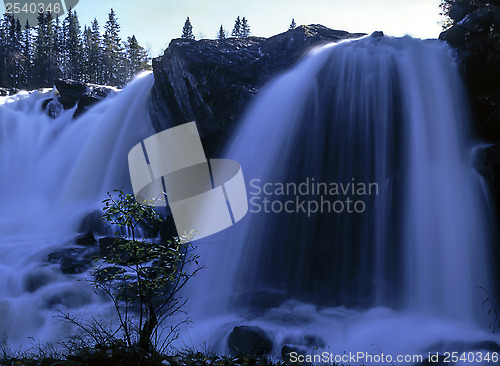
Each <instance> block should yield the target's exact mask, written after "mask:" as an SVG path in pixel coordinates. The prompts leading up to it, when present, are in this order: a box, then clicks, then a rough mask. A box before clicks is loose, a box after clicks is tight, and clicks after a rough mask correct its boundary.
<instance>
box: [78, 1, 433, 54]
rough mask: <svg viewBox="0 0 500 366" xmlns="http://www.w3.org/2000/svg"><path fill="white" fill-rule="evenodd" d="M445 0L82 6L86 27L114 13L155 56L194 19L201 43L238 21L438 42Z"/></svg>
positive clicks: (259, 31) (255, 26)
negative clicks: (312, 26) (315, 26)
mask: <svg viewBox="0 0 500 366" xmlns="http://www.w3.org/2000/svg"><path fill="white" fill-rule="evenodd" d="M439 3H440V0H307V1H304V0H301V1H297V0H252V1H248V0H232V1H229V0H210V1H208V0H142V1H141V0H80V1H79V3H78V5H77V6H76V7H75V10H76V11H77V13H78V16H79V19H80V23H81V24H82V27H83V25H84V24H87V25H89V24H90V23H91V22H92V20H93V19H94V18H97V20H98V21H99V23H100V24H101V27H102V26H103V25H104V23H105V21H106V20H107V14H108V13H109V10H110V9H111V8H113V9H114V10H115V12H116V14H117V16H118V20H119V23H120V25H121V36H122V39H126V38H127V37H128V36H131V35H132V34H135V36H136V37H137V39H138V40H139V43H141V44H142V45H143V46H144V47H146V48H147V49H148V50H149V51H150V54H151V55H152V56H158V55H160V54H163V51H164V49H165V48H166V47H167V46H168V44H169V43H170V40H171V39H173V38H178V37H180V35H181V33H182V27H183V25H184V22H185V20H186V17H188V16H189V17H190V19H191V23H192V24H193V33H194V35H195V37H196V39H200V38H216V36H217V32H218V30H219V28H220V26H221V25H222V26H223V27H224V29H225V30H226V31H228V32H229V33H230V32H231V30H232V28H233V25H234V20H235V19H236V17H237V16H240V17H246V18H247V19H248V22H249V25H250V28H251V35H254V36H260V37H270V36H273V35H276V34H278V33H281V32H284V31H286V30H287V29H288V27H289V25H290V23H291V20H292V18H295V22H296V23H297V25H303V24H322V25H324V26H327V27H329V28H332V29H338V30H345V31H348V32H352V33H358V32H360V33H372V32H373V31H378V30H381V31H383V32H384V33H385V34H388V35H392V36H403V35H406V34H409V35H411V36H414V37H419V38H436V37H438V36H439V32H440V30H441V26H440V25H439V21H440V20H441V17H440V16H439V11H440V10H439Z"/></svg>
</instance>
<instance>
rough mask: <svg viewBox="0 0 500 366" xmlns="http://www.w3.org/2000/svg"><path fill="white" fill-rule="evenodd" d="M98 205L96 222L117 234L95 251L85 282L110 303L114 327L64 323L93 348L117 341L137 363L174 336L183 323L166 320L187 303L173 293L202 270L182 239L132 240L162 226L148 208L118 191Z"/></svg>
mask: <svg viewBox="0 0 500 366" xmlns="http://www.w3.org/2000/svg"><path fill="white" fill-rule="evenodd" d="M103 204H104V208H103V211H104V213H103V215H102V219H103V220H104V221H105V222H106V223H107V224H109V225H110V227H115V228H117V232H116V233H115V237H114V240H111V243H110V245H108V247H107V248H103V247H102V246H101V255H103V258H102V260H101V261H102V262H101V263H100V265H99V266H97V267H95V268H94V269H93V270H91V272H90V273H91V278H90V279H89V280H90V282H91V283H92V284H93V285H94V286H95V288H96V290H99V291H102V292H104V293H105V294H106V295H107V296H108V297H109V298H110V299H111V301H112V303H113V305H114V309H115V313H116V315H117V318H118V325H116V326H115V328H111V329H110V328H105V327H104V326H103V325H102V322H100V321H94V323H93V325H91V326H83V325H82V324H81V323H80V322H78V321H76V320H75V318H72V317H68V316H65V318H66V319H67V320H69V321H70V322H72V323H73V324H76V325H77V326H78V327H79V328H80V329H81V331H82V332H83V333H85V334H86V335H88V336H90V338H91V340H92V342H93V343H95V344H96V345H99V344H101V345H102V344H103V343H106V344H108V345H109V344H110V343H116V341H117V340H120V342H122V343H124V346H126V347H127V348H128V349H132V350H133V353H134V354H135V358H136V359H137V360H138V362H139V363H141V360H142V359H143V358H155V357H156V356H159V355H160V354H161V353H163V352H164V351H165V350H166V348H167V347H168V346H169V345H170V344H171V343H172V341H174V340H175V339H176V338H177V337H178V331H179V327H180V326H181V325H182V324H184V323H186V322H188V321H189V320H188V319H185V320H183V321H181V322H178V321H177V322H176V323H174V324H171V322H170V321H169V320H171V319H172V315H174V314H176V313H179V312H182V311H183V310H182V308H183V306H184V305H185V303H186V302H187V299H183V298H182V297H181V296H180V294H179V292H180V291H181V290H182V289H183V288H184V286H185V285H186V284H187V283H188V282H189V280H190V279H192V278H193V277H194V276H195V275H196V274H197V273H198V272H199V271H200V270H201V269H202V266H201V265H200V264H199V262H198V255H196V254H194V253H193V247H192V245H191V244H190V243H185V242H186V240H181V239H180V238H178V237H174V238H172V240H169V241H166V242H163V241H159V240H158V239H144V238H142V237H141V236H140V235H138V233H139V228H140V227H141V225H144V224H147V225H151V224H152V223H153V224H159V223H160V222H161V221H162V218H161V217H160V215H159V214H158V212H157V211H156V210H155V208H154V207H152V206H148V205H143V204H140V203H138V202H137V201H136V200H135V199H134V197H133V196H132V195H130V194H126V193H124V192H122V191H119V190H118V191H115V194H109V193H108V198H107V199H105V200H104V201H103ZM193 235H194V234H193V233H191V234H189V236H190V238H192V236H193ZM184 239H185V238H184ZM103 249H104V250H103Z"/></svg>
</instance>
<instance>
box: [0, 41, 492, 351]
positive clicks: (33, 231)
mask: <svg viewBox="0 0 500 366" xmlns="http://www.w3.org/2000/svg"><path fill="white" fill-rule="evenodd" d="M152 84H153V78H152V76H151V75H149V76H143V77H142V78H139V79H138V80H136V81H134V82H133V83H132V84H131V85H129V86H127V88H125V90H124V91H122V92H120V93H119V94H118V95H116V96H113V97H110V98H108V99H107V100H105V101H103V102H101V103H99V104H98V105H96V106H93V107H92V108H90V110H89V111H88V112H86V113H85V114H83V115H82V116H80V117H79V118H77V119H76V120H73V119H72V117H71V115H72V113H73V111H65V112H63V113H62V114H61V115H60V116H59V117H57V118H56V119H51V118H49V117H48V116H47V115H46V112H44V111H43V110H42V104H43V102H44V100H45V99H46V98H48V97H49V94H48V93H40V92H34V93H31V94H21V95H18V96H15V97H9V98H4V99H2V101H1V105H0V198H1V202H2V205H1V206H0V275H1V276H0V278H2V281H1V282H0V309H1V310H2V314H3V315H2V317H1V318H0V332H2V333H6V334H7V335H8V337H9V341H12V342H14V343H17V344H23V343H25V342H26V339H27V337H34V338H36V339H40V340H42V341H43V340H50V339H54V338H57V336H64V335H65V332H68V331H69V330H68V328H67V327H65V326H64V325H61V323H60V321H58V320H57V319H54V317H53V316H54V315H57V311H58V310H63V311H68V312H76V313H78V314H81V315H85V314H87V315H88V316H99V314H100V315H102V316H104V317H105V316H106V311H107V310H106V309H107V308H106V306H107V303H106V301H105V300H103V299H99V298H98V297H96V296H94V295H93V294H92V290H91V289H90V288H89V287H88V286H87V285H86V284H85V283H83V282H75V281H76V279H77V276H68V275H63V274H62V273H61V272H60V271H59V269H58V268H57V265H55V264H50V263H49V262H47V255H48V254H49V253H51V252H52V251H53V250H55V249H57V248H61V247H65V246H68V245H70V243H71V242H72V240H73V238H74V237H75V235H76V230H77V228H78V226H79V223H80V222H81V220H82V218H83V217H84V216H85V215H86V214H87V213H88V212H91V211H92V210H94V209H96V208H98V207H99V206H100V201H101V200H102V199H103V198H104V195H105V193H106V192H107V191H111V190H113V189H116V188H125V189H127V187H129V178H128V169H127V154H128V151H129V150H130V149H131V148H132V147H133V146H134V145H135V144H136V143H138V142H139V141H141V140H143V139H144V138H146V137H148V136H150V135H152V134H153V133H154V131H153V129H152V127H151V124H150V122H149V117H148V108H147V103H148V99H149V92H150V89H151V87H152ZM466 105H467V103H466V99H465V95H464V91H463V87H462V85H461V82H460V79H459V76H458V73H457V69H456V65H455V63H454V61H453V58H452V54H451V51H450V50H449V49H448V48H447V46H446V45H444V44H443V43H441V42H438V41H422V40H416V39H412V38H409V37H405V38H399V39H398V38H391V37H366V38H363V39H360V40H354V41H347V42H342V43H339V44H336V45H328V46H324V47H321V48H319V49H315V50H313V51H311V52H310V53H309V54H308V55H306V56H305V57H304V58H303V59H302V60H301V61H300V62H299V63H298V64H297V65H295V66H294V67H293V68H292V69H290V70H289V71H287V72H285V73H284V74H282V75H280V76H278V77H277V78H276V79H275V80H273V81H271V82H270V83H269V84H268V85H267V86H266V87H265V88H264V89H263V90H262V91H261V92H260V93H259V95H258V96H257V97H256V99H255V101H254V102H253V103H252V105H251V106H250V108H249V110H248V111H247V113H246V116H245V117H244V118H243V120H242V121H239V122H238V123H239V125H238V128H237V129H236V132H235V134H234V135H233V136H232V138H231V139H230V140H229V141H228V142H227V145H226V148H225V150H224V153H223V155H224V156H223V157H227V158H229V159H233V160H236V161H238V162H239V163H240V164H241V166H242V170H243V174H244V177H245V180H246V182H247V190H248V193H249V200H250V212H249V213H248V214H247V216H246V217H245V218H244V219H243V220H242V221H241V222H239V223H238V224H236V225H234V226H233V227H231V228H229V229H227V230H225V231H224V232H222V233H220V234H217V235H215V236H213V237H209V238H206V239H202V240H199V241H198V242H197V245H198V249H197V250H198V251H199V253H200V255H201V262H202V263H203V264H204V265H205V266H206V267H207V268H206V270H204V271H203V272H201V273H200V274H199V275H198V277H196V278H195V279H194V280H193V281H192V282H191V283H190V284H189V286H188V288H187V289H186V293H185V295H186V297H187V298H188V299H189V310H190V312H189V315H190V316H191V317H192V318H193V319H194V321H195V322H194V324H193V326H192V327H191V328H188V329H186V330H185V333H183V334H182V336H181V338H180V340H179V345H180V346H188V347H193V346H194V347H200V346H201V345H203V344H205V345H206V344H207V343H208V344H210V345H211V346H212V347H213V348H214V349H215V350H216V351H218V352H225V351H227V349H226V347H225V343H224V337H225V336H226V335H227V334H228V333H229V332H230V331H231V329H232V328H233V327H234V326H236V325H242V324H245V325H258V326H261V327H262V328H264V329H265V330H267V331H269V332H270V334H272V335H273V337H274V341H275V344H276V350H275V351H276V354H279V346H280V345H281V344H283V343H286V342H288V343H290V342H292V343H293V342H295V344H298V345H300V344H301V343H300V342H301V341H300V340H301V339H302V340H303V339H304V337H306V336H310V335H314V336H315V337H316V339H321V342H320V341H318V342H319V343H321V344H317V345H316V346H319V350H320V351H321V350H323V349H328V350H329V351H331V352H337V353H342V352H345V351H354V352H357V351H366V352H374V353H377V352H380V351H383V352H384V353H390V352H392V353H405V352H407V353H410V352H416V353H422V352H426V351H428V350H429V349H430V348H432V346H433V345H434V344H437V343H438V342H447V341H449V342H454V341H461V342H476V341H481V340H485V339H493V336H492V335H490V334H489V333H488V330H487V329H486V327H485V324H487V314H486V313H487V309H485V308H484V307H482V306H481V303H482V301H483V300H484V295H483V293H482V292H481V291H480V290H479V289H478V286H482V287H485V288H490V289H492V288H493V286H494V285H495V284H494V283H493V281H492V280H491V278H490V275H491V273H490V268H491V266H492V263H490V255H489V253H490V251H491V248H490V245H491V243H490V241H491V235H490V233H491V231H492V227H491V222H490V221H491V212H490V211H491V209H490V207H489V205H488V197H487V189H486V188H485V184H484V182H483V180H482V179H481V177H480V176H479V175H478V174H477V172H476V171H475V169H474V166H473V164H472V159H470V158H469V156H470V151H471V150H472V148H473V140H472V139H471V132H470V127H469V118H468V111H467V107H466ZM301 183H302V184H306V185H307V186H308V187H309V188H311V186H314V184H316V186H315V187H317V184H322V183H323V184H327V185H328V187H332V186H331V184H334V185H335V184H336V185H337V187H338V186H340V187H342V185H344V186H345V185H347V184H349V183H350V184H352V185H355V187H357V188H359V190H358V189H355V190H351V189H346V190H345V192H344V193H342V188H340V193H337V194H336V193H335V192H332V191H330V190H329V191H328V192H323V193H321V194H318V190H316V192H312V191H311V190H309V191H308V192H306V193H301V192H298V193H297V191H294V192H287V193H285V194H280V193H279V192H277V191H276V188H277V187H279V184H283V185H285V186H287V185H288V186H289V187H292V188H293V187H294V186H298V185H299V184H301ZM264 185H266V187H267V188H266V189H264ZM363 186H364V187H376V189H374V190H373V191H370V192H366V190H365V191H363V190H361V187H363ZM349 187H351V186H349ZM313 189H314V188H313ZM264 199H268V200H269V201H270V202H271V203H272V202H275V203H276V202H277V203H276V204H275V205H274V206H272V205H271V208H273V207H274V208H276V207H282V206H283V204H284V203H285V202H287V201H291V202H295V203H292V204H290V205H289V206H287V207H291V208H294V207H295V209H292V210H291V212H284V211H283V210H282V211H281V212H274V211H276V210H275V209H274V211H273V209H271V210H270V212H265V210H264V209H263V207H262V206H261V205H262V204H263V202H264V201H263V200H264ZM322 199H323V201H324V200H327V201H329V203H328V204H324V203H322V202H323V201H321V200H322ZM347 199H349V200H351V202H361V203H362V204H358V206H355V207H357V208H358V209H359V208H361V207H362V208H363V210H359V211H360V212H349V210H348V209H347V208H346V206H342V207H344V209H343V210H337V211H338V212H336V211H335V210H336V209H338V207H340V206H333V207H336V209H332V208H331V207H332V204H333V203H334V202H336V201H341V202H342V203H343V204H344V205H345V204H346V202H347ZM301 201H305V206H306V207H308V206H307V205H309V204H312V205H314V204H315V203H314V202H316V204H318V205H324V206H322V207H330V209H329V210H324V211H323V212H322V213H319V212H313V213H311V212H310V211H305V210H302V209H301V208H300V207H303V206H301V205H300V202H301ZM310 202H313V203H310ZM280 205H281V206H280ZM297 205H298V206H297ZM329 205H330V206H329ZM313 207H314V206H313ZM294 210H295V211H294ZM332 210H333V211H332ZM256 211H261V212H260V213H259V212H256Z"/></svg>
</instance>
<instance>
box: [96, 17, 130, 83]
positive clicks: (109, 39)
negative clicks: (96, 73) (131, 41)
mask: <svg viewBox="0 0 500 366" xmlns="http://www.w3.org/2000/svg"><path fill="white" fill-rule="evenodd" d="M102 43H103V46H102V52H103V53H102V66H103V82H104V83H106V84H108V85H115V86H122V85H123V84H124V83H125V75H124V74H125V62H124V61H125V57H124V52H123V46H122V41H121V39H120V25H119V24H118V19H117V18H116V14H115V11H114V10H113V9H111V12H110V13H109V15H108V20H107V22H106V24H105V25H104V37H103V41H102Z"/></svg>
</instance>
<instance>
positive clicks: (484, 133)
mask: <svg viewBox="0 0 500 366" xmlns="http://www.w3.org/2000/svg"><path fill="white" fill-rule="evenodd" d="M449 15H450V17H451V18H452V20H453V23H452V26H451V27H450V28H449V29H448V30H446V31H444V32H443V33H441V35H440V36H439V38H440V39H442V40H445V41H446V42H448V44H449V45H450V46H451V47H453V48H454V49H455V50H456V53H457V58H458V61H459V64H460V66H461V70H462V73H463V77H464V81H465V84H466V86H467V89H468V91H469V93H470V95H471V97H472V107H473V109H474V114H475V116H476V130H477V132H478V134H479V135H480V137H481V138H483V139H486V140H489V141H497V140H499V139H500V72H498V70H499V69H500V47H499V46H498V44H499V40H500V4H498V3H495V2H489V1H483V0H480V1H474V2H472V1H456V2H454V3H453V5H452V6H451V8H450V12H449Z"/></svg>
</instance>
